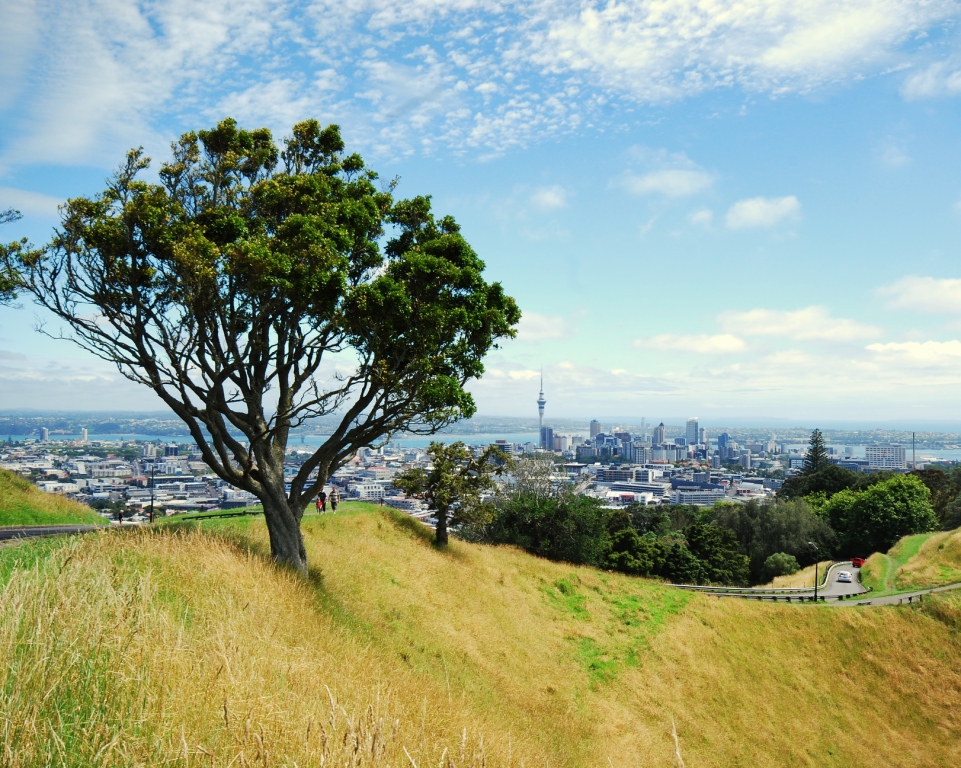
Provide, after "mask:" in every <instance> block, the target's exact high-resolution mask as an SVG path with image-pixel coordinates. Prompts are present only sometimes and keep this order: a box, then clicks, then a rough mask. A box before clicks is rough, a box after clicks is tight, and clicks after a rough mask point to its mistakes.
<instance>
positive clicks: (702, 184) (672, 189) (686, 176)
mask: <svg viewBox="0 0 961 768" xmlns="http://www.w3.org/2000/svg"><path fill="white" fill-rule="evenodd" d="M713 183H714V177H713V176H712V175H711V174H709V173H706V172H705V171H694V170H682V169H668V170H663V171H652V172H650V173H645V174H641V175H638V174H636V173H631V172H627V173H625V174H624V175H623V176H622V177H621V179H620V184H621V185H622V186H623V187H624V188H625V189H626V190H627V191H628V192H631V193H633V194H635V195H650V194H658V195H664V196H665V197H687V196H689V195H693V194H696V193H698V192H701V191H703V190H705V189H707V188H708V187H710V186H711V184H713Z"/></svg>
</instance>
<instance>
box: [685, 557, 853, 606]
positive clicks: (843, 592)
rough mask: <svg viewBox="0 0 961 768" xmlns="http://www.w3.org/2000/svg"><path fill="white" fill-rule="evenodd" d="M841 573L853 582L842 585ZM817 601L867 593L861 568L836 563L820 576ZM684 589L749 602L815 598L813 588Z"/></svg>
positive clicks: (840, 600)
mask: <svg viewBox="0 0 961 768" xmlns="http://www.w3.org/2000/svg"><path fill="white" fill-rule="evenodd" d="M838 571H847V572H848V573H850V574H851V577H852V581H851V582H850V583H846V582H839V581H838V580H837V575H838ZM818 579H819V582H820V583H819V584H818V590H817V592H818V600H819V601H820V600H824V601H825V602H827V601H828V600H831V601H835V600H837V601H839V602H845V601H846V600H849V599H851V598H853V597H854V596H856V595H861V594H864V593H865V592H867V589H866V588H865V587H864V586H863V585H862V584H861V582H860V581H858V569H857V568H855V567H854V566H853V565H851V563H850V562H849V561H846V562H842V563H835V564H834V565H832V566H831V567H830V568H829V569H828V573H827V575H823V574H821V573H818ZM674 586H677V587H679V588H681V589H689V590H693V591H696V592H705V593H708V594H712V595H717V596H718V597H740V598H742V599H748V600H771V601H777V600H784V601H798V602H803V601H805V600H813V599H814V585H813V584H812V585H811V586H810V587H801V588H797V587H794V588H791V587H776V588H771V587H696V586H687V585H677V584H676V585H674Z"/></svg>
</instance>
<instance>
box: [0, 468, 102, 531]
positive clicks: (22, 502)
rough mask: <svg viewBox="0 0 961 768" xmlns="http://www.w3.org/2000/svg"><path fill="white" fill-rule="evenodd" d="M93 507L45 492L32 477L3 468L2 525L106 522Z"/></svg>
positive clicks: (0, 471)
mask: <svg viewBox="0 0 961 768" xmlns="http://www.w3.org/2000/svg"><path fill="white" fill-rule="evenodd" d="M106 522H107V521H106V520H104V518H103V517H101V516H100V515H98V514H97V513H96V512H94V511H93V510H92V509H90V507H88V506H85V505H83V504H80V503H78V502H76V501H73V500H72V499H67V498H64V497H63V496H60V495H58V494H54V493H44V492H43V491H41V490H40V489H39V488H37V487H36V486H35V485H34V484H33V483H31V482H30V481H29V480H25V479H24V478H22V477H20V476H19V475H16V474H14V473H13V472H8V471H7V470H5V469H0V526H4V525H104V524H106Z"/></svg>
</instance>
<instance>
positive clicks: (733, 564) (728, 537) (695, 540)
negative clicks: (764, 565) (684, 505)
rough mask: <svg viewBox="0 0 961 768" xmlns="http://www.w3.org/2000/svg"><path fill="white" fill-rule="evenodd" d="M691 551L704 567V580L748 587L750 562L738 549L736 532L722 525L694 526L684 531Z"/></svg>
mask: <svg viewBox="0 0 961 768" xmlns="http://www.w3.org/2000/svg"><path fill="white" fill-rule="evenodd" d="M684 536H685V538H686V539H687V548H688V549H689V550H690V551H691V554H692V555H694V557H696V558H697V559H698V561H700V563H701V569H702V577H703V578H704V579H705V580H707V581H710V582H713V583H715V584H727V585H733V586H745V585H746V584H747V580H748V558H747V555H744V554H741V552H740V551H739V549H738V542H737V538H736V537H735V536H734V533H733V532H732V531H729V530H728V529H727V528H722V527H721V526H719V525H705V524H703V523H694V524H693V525H690V526H688V527H687V529H686V530H685V531H684Z"/></svg>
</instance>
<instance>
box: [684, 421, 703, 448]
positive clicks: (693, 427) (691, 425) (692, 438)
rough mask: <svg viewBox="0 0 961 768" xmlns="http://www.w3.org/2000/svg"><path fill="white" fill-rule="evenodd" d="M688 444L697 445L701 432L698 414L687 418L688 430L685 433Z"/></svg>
mask: <svg viewBox="0 0 961 768" xmlns="http://www.w3.org/2000/svg"><path fill="white" fill-rule="evenodd" d="M684 437H685V438H686V439H687V444H688V445H697V443H698V438H699V437H700V433H699V431H698V428H697V416H695V417H694V418H691V419H688V420H687V431H686V432H685V434H684Z"/></svg>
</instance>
